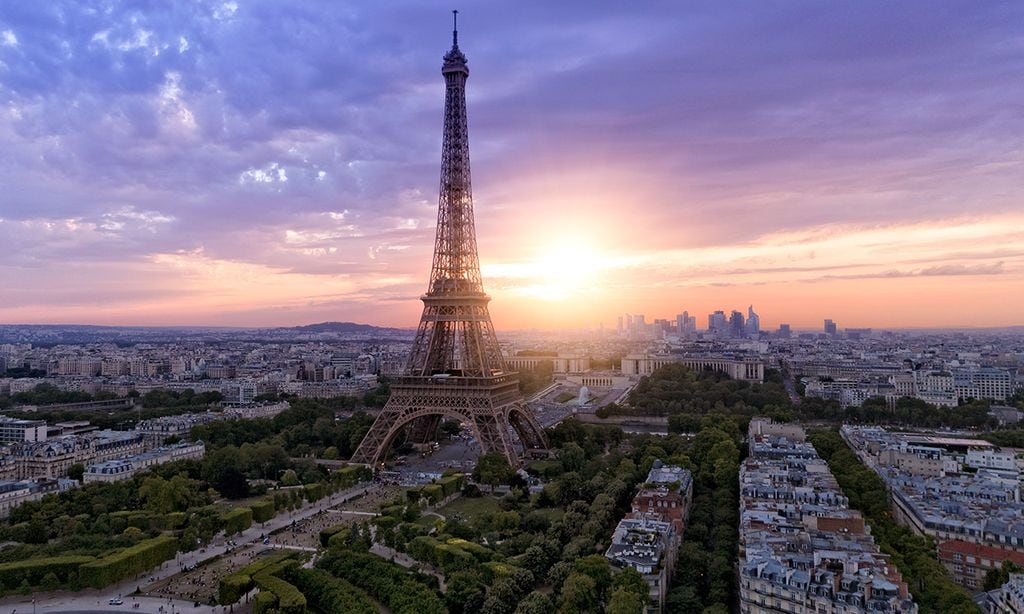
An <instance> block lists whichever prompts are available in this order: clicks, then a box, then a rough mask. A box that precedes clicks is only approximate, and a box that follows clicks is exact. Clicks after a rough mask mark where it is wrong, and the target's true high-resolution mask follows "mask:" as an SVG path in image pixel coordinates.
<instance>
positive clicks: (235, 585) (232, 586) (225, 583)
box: [217, 551, 298, 605]
mask: <svg viewBox="0 0 1024 614" xmlns="http://www.w3.org/2000/svg"><path fill="white" fill-rule="evenodd" d="M297 555H298V553H296V552H293V551H286V552H275V553H274V554H271V555H270V556H267V557H264V558H262V559H260V560H258V561H254V562H252V563H249V564H248V565H246V566H245V567H243V568H241V569H239V570H238V571H236V572H235V573H233V574H228V575H226V576H224V577H223V578H221V579H220V585H219V586H218V589H217V603H219V604H220V605H230V604H232V603H235V602H236V601H238V600H239V599H241V598H242V595H244V594H246V593H248V592H249V591H250V590H252V587H253V586H255V583H254V582H253V576H255V575H257V574H259V573H261V572H262V571H264V570H265V569H267V568H268V567H271V566H273V565H276V564H278V563H280V562H281V561H284V560H287V559H290V558H292V557H294V556H297Z"/></svg>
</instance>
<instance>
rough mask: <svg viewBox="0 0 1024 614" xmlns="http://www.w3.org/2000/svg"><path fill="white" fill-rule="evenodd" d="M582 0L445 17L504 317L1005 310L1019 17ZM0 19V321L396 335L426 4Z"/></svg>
mask: <svg viewBox="0 0 1024 614" xmlns="http://www.w3.org/2000/svg"><path fill="white" fill-rule="evenodd" d="M581 6H582V5H574V4H573V3H567V4H565V5H559V6H557V7H551V6H548V5H542V4H540V3H536V4H534V3H526V4H522V5H520V4H516V5H515V7H514V8H513V6H512V5H508V6H505V5H496V4H489V5H486V6H482V7H472V8H471V10H469V11H467V12H464V13H463V14H461V15H460V22H461V23H460V43H461V44H462V46H463V47H464V48H465V49H466V50H467V53H468V55H470V59H471V62H470V69H471V70H472V71H473V84H474V85H473V90H472V92H471V93H470V100H469V106H470V111H469V123H470V131H471V133H472V134H473V141H472V144H471V150H472V153H473V158H474V161H475V168H474V171H475V174H476V182H475V186H474V188H475V190H474V192H475V197H476V202H477V225H478V230H477V232H478V235H479V242H480V256H481V268H482V274H483V277H484V283H485V285H486V287H487V288H488V291H489V292H490V294H491V295H492V297H493V298H494V301H493V302H492V303H491V311H492V314H493V317H494V320H495V324H496V326H497V327H498V328H501V329H524V328H559V327H568V328H576V327H580V326H593V327H596V326H597V325H598V324H599V323H603V324H604V326H605V328H613V327H614V321H615V316H616V314H618V313H625V312H630V311H633V312H634V313H635V312H646V313H648V314H654V313H657V314H662V316H663V317H667V318H672V317H674V316H675V314H677V313H681V312H682V311H683V310H684V309H685V310H687V311H689V312H690V313H691V314H694V315H697V316H698V318H699V319H700V318H703V317H705V314H707V313H710V312H712V311H715V310H717V309H725V310H727V311H728V310H731V309H735V308H744V307H745V306H746V305H748V304H750V303H753V304H754V305H757V306H758V311H759V313H761V315H762V316H763V321H762V323H761V327H762V329H763V330H772V329H774V328H776V327H777V326H778V324H780V323H783V322H786V323H789V324H791V325H792V326H793V327H794V329H817V328H820V326H821V323H822V320H823V319H824V318H831V319H833V320H835V321H836V322H838V323H839V324H840V326H841V327H868V326H870V327H877V328H903V327H912V326H917V327H986V326H1013V325H1021V324H1024V322H1022V321H1021V320H1020V316H1019V309H1017V308H1016V306H1015V305H1014V304H1013V302H1012V301H1011V300H1009V297H1012V296H1014V295H1020V294H1024V231H1022V230H1021V229H1022V228H1024V212H1022V209H1021V206H1020V203H1019V183H1020V177H1021V176H1022V173H1021V172H1020V171H1021V170H1022V169H1021V166H1022V162H1021V160H1020V156H1019V154H1020V143H1019V136H1018V135H1019V134H1021V133H1022V130H1021V129H1022V128H1024V118H1021V117H1020V115H1019V113H1015V112H1014V110H1015V108H1016V107H1018V106H1019V105H1020V103H1021V102H1022V101H1024V85H1022V84H1021V83H1020V81H1019V79H1018V78H1016V75H1019V72H1020V69H1021V68H1022V67H1024V50H1022V49H1021V47H1020V45H1019V42H1014V41H1019V40H1020V37H1021V29H1020V26H1019V24H1020V23H1022V22H1021V20H1020V17H1021V16H1022V15H1021V12H1022V11H1024V9H1022V7H1020V6H1019V5H1014V4H1012V3H991V4H986V5H983V6H978V5H975V4H966V3H950V4H948V5H946V6H947V7H948V10H933V7H934V5H933V4H932V3H923V2H920V3H906V4H901V5H900V7H898V8H892V7H886V6H884V5H882V4H871V5H858V6H857V7H848V8H844V7H830V8H829V9H828V10H825V9H822V8H820V7H817V6H816V5H814V4H811V3H794V4H790V5H786V6H784V7H768V6H763V5H760V4H747V5H738V6H736V7H722V6H719V5H717V4H713V3H708V4H695V5H693V6H690V7H688V10H687V11H686V12H685V13H684V12H683V11H681V10H680V9H679V8H678V7H675V6H674V5H671V4H668V3H654V4H650V5H646V6H645V7H642V8H639V9H637V8H634V7H624V6H619V5H617V4H615V3H588V4H587V5H586V7H587V9H588V10H586V11H583V10H581V8H580V7H581ZM8 9H9V10H5V14H4V15H3V16H0V102H2V103H3V104H2V105H0V144H2V145H3V147H4V150H5V152H6V154H7V155H5V156H2V157H0V186H2V187H3V188H4V192H5V193H6V194H7V195H9V196H8V197H7V198H5V199H3V201H2V202H0V241H2V242H3V244H4V245H5V246H7V247H8V249H7V250H6V252H7V254H6V257H5V258H4V259H3V261H0V279H2V280H3V282H4V292H3V294H4V301H3V304H0V322H10V323H77V324H116V325H220V326H287V325H300V324H306V323H310V322H317V321H327V320H351V321H360V322H369V323H372V324H378V325H386V326H396V327H401V328H409V327H412V326H414V325H415V322H416V318H417V314H418V311H419V309H420V306H419V301H418V297H419V295H420V294H422V293H423V292H424V290H425V287H424V284H423V282H422V280H423V279H424V278H425V274H426V272H427V271H428V264H427V263H428V262H429V260H430V257H429V255H430V250H431V248H432V247H433V245H432V241H431V237H432V236H433V233H434V221H435V219H436V207H437V182H436V171H437V168H438V160H439V155H440V138H439V135H438V132H437V129H436V126H437V124H438V122H439V120H440V118H441V102H440V96H439V92H440V89H441V88H440V86H439V85H438V78H437V74H436V71H437V63H438V61H439V59H440V55H441V54H442V52H443V50H444V49H445V48H446V43H447V36H448V35H447V32H448V31H449V29H450V23H449V22H448V19H449V15H448V14H447V13H446V12H445V11H443V10H439V9H436V8H427V7H420V6H416V5H414V4H404V3H389V4H387V5H384V6H376V5H369V4H366V5H357V6H353V7H347V8H346V10H345V11H340V10H339V11H337V12H334V13H322V12H320V11H318V10H317V8H316V5H313V4H309V5H305V4H301V3H299V4H297V5H292V4H289V5H288V6H287V7H284V6H278V5H273V4H262V3H235V2H218V3H214V4H205V5H190V6H188V7H170V6H168V7H150V12H141V11H139V10H136V9H135V8H133V6H132V5H130V4H117V3H115V4H112V5H110V6H109V7H108V9H107V10H106V11H105V12H104V11H96V10H90V9H88V8H84V7H80V6H77V5H75V4H73V3H65V4H61V3H53V4H47V5H46V6H40V7H33V6H28V5H22V6H18V5H15V6H12V7H8ZM965 11H967V12H969V13H970V14H971V15H972V16H973V18H972V19H966V20H965V19H962V15H963V12H965ZM783 33H784V34H783Z"/></svg>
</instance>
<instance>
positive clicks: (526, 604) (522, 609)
mask: <svg viewBox="0 0 1024 614" xmlns="http://www.w3.org/2000/svg"><path fill="white" fill-rule="evenodd" d="M553 609H554V604H552V603H551V598H550V597H548V596H547V595H545V594H544V593H541V592H538V591H533V592H532V593H530V594H529V595H527V596H526V597H524V598H523V600H522V601H520V602H519V606H518V607H516V611H515V614H548V613H549V612H551V610H553Z"/></svg>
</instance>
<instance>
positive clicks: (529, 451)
mask: <svg viewBox="0 0 1024 614" xmlns="http://www.w3.org/2000/svg"><path fill="white" fill-rule="evenodd" d="M508 418H509V423H510V424H511V425H512V428H513V429H515V431H516V434H517V435H519V440H520V441H522V442H523V448H524V452H525V455H526V456H548V455H549V454H550V451H549V450H548V443H547V439H546V438H545V437H544V429H543V428H541V426H540V423H539V422H537V418H536V417H534V415H533V414H532V413H531V412H530V410H529V409H528V408H527V407H526V406H525V405H523V404H522V403H517V404H516V405H515V406H514V407H513V408H512V409H511V410H510V411H509V414H508Z"/></svg>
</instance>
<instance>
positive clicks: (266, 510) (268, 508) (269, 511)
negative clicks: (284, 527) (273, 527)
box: [249, 500, 276, 522]
mask: <svg viewBox="0 0 1024 614" xmlns="http://www.w3.org/2000/svg"><path fill="white" fill-rule="evenodd" d="M249 509H251V510H252V521H253V522H266V521H268V520H270V519H271V518H273V517H274V513H275V512H276V510H275V509H274V502H273V501H267V500H264V501H257V502H256V503H253V504H252V505H250V506H249Z"/></svg>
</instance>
